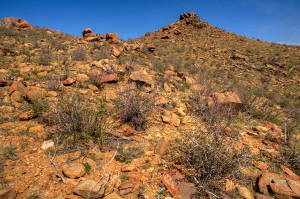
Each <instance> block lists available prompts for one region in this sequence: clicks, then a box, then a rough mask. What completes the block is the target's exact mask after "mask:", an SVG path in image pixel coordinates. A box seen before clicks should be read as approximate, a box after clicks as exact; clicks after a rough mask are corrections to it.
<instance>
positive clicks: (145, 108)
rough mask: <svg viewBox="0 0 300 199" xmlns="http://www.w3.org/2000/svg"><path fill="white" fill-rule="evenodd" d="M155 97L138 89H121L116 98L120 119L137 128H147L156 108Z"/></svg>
mask: <svg viewBox="0 0 300 199" xmlns="http://www.w3.org/2000/svg"><path fill="white" fill-rule="evenodd" d="M153 102H154V99H153V98H151V97H149V96H147V95H143V93H142V92H140V91H139V90H138V89H131V88H125V89H123V90H122V91H119V93H118V98H117V99H116V100H115V107H116V111H117V112H118V119H120V120H121V122H123V123H127V124H130V125H132V126H134V127H135V128H136V129H145V128H146V126H147V124H148V122H149V116H150V114H151V113H152V111H153V109H154V105H153Z"/></svg>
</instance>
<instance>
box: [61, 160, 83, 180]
mask: <svg viewBox="0 0 300 199" xmlns="http://www.w3.org/2000/svg"><path fill="white" fill-rule="evenodd" d="M62 171H63V173H64V175H65V176H67V177H68V178H80V177H82V176H83V175H84V174H85V173H86V170H85V167H84V166H83V165H82V164H79V163H71V164H69V165H67V166H65V167H64V168H63V170H62Z"/></svg>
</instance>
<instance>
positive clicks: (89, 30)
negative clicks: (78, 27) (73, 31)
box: [82, 28, 93, 37]
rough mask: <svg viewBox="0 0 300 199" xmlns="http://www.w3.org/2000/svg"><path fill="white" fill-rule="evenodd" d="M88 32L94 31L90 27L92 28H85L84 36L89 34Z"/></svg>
mask: <svg viewBox="0 0 300 199" xmlns="http://www.w3.org/2000/svg"><path fill="white" fill-rule="evenodd" d="M88 33H93V31H92V29H90V28H86V29H84V30H83V31H82V36H83V37H84V36H85V35H86V34H88Z"/></svg>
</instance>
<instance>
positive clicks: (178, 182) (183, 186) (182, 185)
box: [162, 169, 197, 199]
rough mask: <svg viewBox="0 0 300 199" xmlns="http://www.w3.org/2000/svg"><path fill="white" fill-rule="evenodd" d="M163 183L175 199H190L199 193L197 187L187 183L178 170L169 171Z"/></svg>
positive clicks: (163, 178)
mask: <svg viewBox="0 0 300 199" xmlns="http://www.w3.org/2000/svg"><path fill="white" fill-rule="evenodd" d="M162 182H163V183H164V185H165V186H166V187H167V189H168V190H169V192H170V193H171V195H172V196H173V197H174V198H180V199H190V198H193V196H195V194H196V193H197V189H196V187H195V185H194V184H192V183H189V182H187V180H186V179H185V177H184V175H182V174H181V173H180V172H179V171H178V170H177V169H173V170H169V171H167V172H166V173H165V175H164V176H163V177H162Z"/></svg>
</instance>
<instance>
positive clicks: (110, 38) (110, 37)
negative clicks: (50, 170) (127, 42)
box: [106, 33, 119, 43]
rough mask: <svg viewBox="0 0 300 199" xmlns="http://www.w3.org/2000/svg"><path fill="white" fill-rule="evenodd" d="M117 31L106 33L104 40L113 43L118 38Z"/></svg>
mask: <svg viewBox="0 0 300 199" xmlns="http://www.w3.org/2000/svg"><path fill="white" fill-rule="evenodd" d="M118 36H119V35H118V33H106V41H108V42H109V43H113V42H115V41H116V40H117V39H118Z"/></svg>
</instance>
